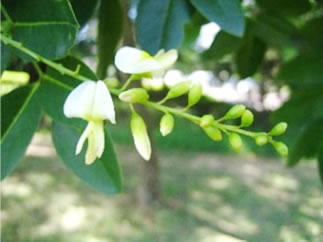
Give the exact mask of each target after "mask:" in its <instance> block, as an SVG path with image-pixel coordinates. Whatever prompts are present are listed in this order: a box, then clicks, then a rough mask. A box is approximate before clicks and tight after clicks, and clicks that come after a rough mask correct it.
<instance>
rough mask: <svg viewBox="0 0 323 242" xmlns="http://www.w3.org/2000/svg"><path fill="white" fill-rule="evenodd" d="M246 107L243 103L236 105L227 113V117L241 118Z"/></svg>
mask: <svg viewBox="0 0 323 242" xmlns="http://www.w3.org/2000/svg"><path fill="white" fill-rule="evenodd" d="M245 109H246V107H245V105H242V104H237V105H234V106H233V107H232V108H230V109H229V111H228V112H227V113H226V114H225V116H224V117H225V119H236V118H239V117H240V116H241V115H242V114H243V112H244V111H245Z"/></svg>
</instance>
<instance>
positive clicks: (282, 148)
mask: <svg viewBox="0 0 323 242" xmlns="http://www.w3.org/2000/svg"><path fill="white" fill-rule="evenodd" d="M272 144H273V146H274V148H275V150H276V151H277V153H278V154H280V155H281V156H287V155H288V147H287V145H285V144H284V143H283V142H280V141H274V142H273V143H272Z"/></svg>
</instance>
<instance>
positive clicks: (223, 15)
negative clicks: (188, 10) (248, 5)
mask: <svg viewBox="0 0 323 242" xmlns="http://www.w3.org/2000/svg"><path fill="white" fill-rule="evenodd" d="M191 3H192V4H193V5H194V6H195V7H196V8H197V10H199V11H200V12H201V13H202V14H203V15H204V16H205V17H206V18H207V19H208V20H209V21H212V22H216V23H217V24H218V25H219V26H220V27H221V29H223V30H224V31H226V32H228V33H230V34H233V35H236V36H239V37H241V36H243V33H244V29H245V20H244V17H243V12H242V9H241V4H240V1H239V0H212V1H210V0H191Z"/></svg>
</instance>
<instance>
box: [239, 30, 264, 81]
mask: <svg viewBox="0 0 323 242" xmlns="http://www.w3.org/2000/svg"><path fill="white" fill-rule="evenodd" d="M265 51H266V45H265V44H264V42H262V41H261V40H260V39H258V38H257V37H253V36H250V38H247V40H244V41H243V44H242V45H241V46H240V48H239V49H238V51H237V52H236V56H235V62H236V65H237V71H238V73H239V74H240V77H241V78H242V79H243V78H246V77H248V76H252V75H253V74H255V73H256V71H257V70H258V67H259V66H260V64H261V62H262V60H263V58H264V55H265Z"/></svg>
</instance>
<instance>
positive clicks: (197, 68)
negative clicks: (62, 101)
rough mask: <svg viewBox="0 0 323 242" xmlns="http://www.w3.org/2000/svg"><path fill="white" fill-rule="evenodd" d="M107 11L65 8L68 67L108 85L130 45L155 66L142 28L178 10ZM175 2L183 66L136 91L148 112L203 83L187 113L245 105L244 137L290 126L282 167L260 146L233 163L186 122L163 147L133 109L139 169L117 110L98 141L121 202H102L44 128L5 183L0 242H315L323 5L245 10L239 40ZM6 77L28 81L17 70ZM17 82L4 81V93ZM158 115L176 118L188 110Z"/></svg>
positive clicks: (322, 210) (320, 202) (322, 128)
mask: <svg viewBox="0 0 323 242" xmlns="http://www.w3.org/2000/svg"><path fill="white" fill-rule="evenodd" d="M108 2H109V1H104V0H101V1H85V0H84V1H83V0H82V1H76V0H75V1H74V0H71V3H72V6H73V9H74V12H75V14H76V17H77V19H78V21H79V23H80V25H81V29H80V31H79V33H78V35H77V40H76V45H75V46H74V47H73V49H71V54H72V55H74V56H77V57H79V58H81V59H82V60H83V61H84V62H85V63H86V64H87V65H88V66H90V67H91V69H92V70H93V71H96V72H97V75H98V76H99V77H100V78H101V79H105V78H106V81H107V82H109V83H110V85H115V86H118V85H119V82H123V81H124V80H125V79H126V78H127V76H125V75H124V74H122V73H119V72H118V71H117V70H116V69H115V67H114V66H113V56H114V53H115V50H116V49H118V48H119V47H121V46H122V45H130V46H138V45H139V46H141V48H143V49H145V50H147V51H149V52H150V53H151V54H154V52H155V50H154V47H151V46H150V45H145V44H146V43H147V41H149V37H147V38H144V37H142V36H145V35H150V34H151V35H154V34H153V33H148V34H145V31H144V30H147V29H145V28H144V27H142V26H144V24H143V23H146V25H147V28H148V29H149V22H150V21H158V19H160V18H162V17H161V16H162V15H160V16H159V15H158V11H164V9H160V7H161V6H164V5H167V6H168V7H169V8H171V7H170V6H175V5H176V4H175V3H174V2H176V0H173V1H171V0H170V1H148V0H147V1H146V0H141V1H139V0H133V1H126V0H124V1H111V2H113V3H111V2H110V4H112V5H109V3H108ZM180 2H185V4H186V5H187V9H183V8H178V9H175V10H176V11H177V12H176V11H175V10H174V13H175V14H178V15H181V14H182V15H183V14H184V15H185V14H186V15H187V17H185V21H183V24H182V25H183V26H182V27H183V33H182V36H181V33H178V36H177V35H176V34H177V33H174V32H176V31H177V30H176V28H175V27H174V30H169V31H170V33H168V34H169V35H172V36H175V38H177V39H178V40H176V41H177V42H176V41H175V42H176V43H177V46H176V47H177V49H178V51H179V60H178V62H177V63H176V65H175V66H173V67H172V69H171V70H169V71H168V72H167V73H166V75H165V79H164V82H160V83H150V82H149V81H147V80H146V81H145V80H143V81H142V85H144V86H145V87H146V88H147V89H149V91H150V95H151V96H152V98H155V99H156V100H157V99H160V98H162V97H163V96H164V95H165V93H166V92H167V90H168V87H170V86H172V85H174V84H176V83H177V82H179V81H183V80H192V81H193V82H200V83H201V84H202V85H203V93H204V97H203V99H202V100H201V101H200V102H199V104H198V105H196V107H194V108H192V110H191V112H192V113H194V114H196V115H200V116H201V115H203V114H206V113H211V114H213V115H214V116H215V117H220V116H222V115H223V114H224V113H225V112H226V111H227V110H228V109H229V108H230V107H231V106H232V105H233V104H236V103H242V104H245V105H246V106H247V107H248V108H249V109H251V110H252V111H253V113H254V114H255V123H254V125H253V126H252V128H251V130H254V131H262V130H266V131H269V130H270V128H271V127H272V126H273V124H275V123H276V122H279V121H286V122H288V125H289V128H288V130H287V132H286V134H285V135H283V136H282V137H281V139H282V140H283V141H284V142H286V144H288V146H289V148H290V155H289V157H288V158H287V159H286V160H282V159H280V158H279V157H278V156H277V155H276V153H275V151H274V150H273V149H272V147H271V146H270V145H267V146H265V147H258V146H256V145H255V143H254V141H253V140H252V139H243V148H242V150H241V151H240V152H235V151H233V150H232V149H231V147H230V145H229V142H228V140H224V141H222V142H218V143H215V142H214V141H212V140H210V139H209V138H208V137H207V136H206V135H205V134H204V132H203V130H202V129H200V128H199V127H197V126H196V125H193V124H191V123H189V122H188V121H186V120H183V119H175V128H174V131H173V132H172V133H171V134H170V135H169V136H167V137H162V136H161V134H160V133H159V129H158V123H159V120H160V118H161V114H160V113H157V112H153V111H151V110H148V111H147V110H146V111H145V110H141V112H142V113H143V114H144V116H145V118H146V121H147V122H148V126H149V127H150V128H149V130H150V133H151V139H152V141H153V150H154V151H153V158H152V160H151V161H150V162H144V161H143V160H142V159H141V158H140V157H139V155H138V154H137V152H136V150H135V148H134V145H133V141H132V136H131V132H130V127H129V114H130V113H129V110H128V106H127V105H124V104H122V103H117V102H116V105H117V108H116V109H117V120H118V123H117V125H114V126H113V125H109V126H108V130H109V131H110V134H111V136H112V139H113V141H114V144H115V148H116V151H117V154H118V156H119V160H120V164H121V167H122V170H123V177H124V191H123V193H121V194H119V195H115V196H105V195H101V194H98V193H96V192H94V191H93V190H92V189H91V188H89V187H88V186H87V185H85V184H84V183H83V182H82V181H80V180H79V179H78V178H77V177H75V176H74V175H73V174H72V172H71V171H69V170H68V169H67V168H66V167H64V165H63V163H62V162H61V161H60V159H59V158H58V156H57V154H56V152H55V149H54V148H53V144H52V141H51V134H50V128H51V121H52V120H51V118H50V117H48V116H45V117H44V118H43V119H42V121H41V125H40V128H39V130H38V132H37V133H36V135H35V136H34V138H33V140H32V142H31V144H30V145H29V147H28V149H27V152H26V155H25V157H24V160H23V162H21V163H20V164H19V165H18V167H17V169H16V170H15V171H14V172H13V173H11V174H10V176H8V177H7V178H6V179H5V180H4V181H3V182H2V204H1V206H2V214H1V220H2V239H3V241H10V242H11V241H12V242H15V241H23V242H27V241H37V242H38V241H39V242H40V241H41V242H47V241H48V242H49V241H55V242H56V241H57V242H67V241H68V242H74V241H75V242H78V241H89V242H101V241H102V242H105V241H113V242H114V241H134V242H135V241H138V242H141V241H142V242H146V241H147V242H148V241H149V242H150V241H151V242H154V241H165V242H166V241H167V242H168V241H179V242H181V241H183V242H184V241H185V242H190V241H192V242H193V241H201V242H213V241H214V242H218V241H219V242H238V241H254V242H260V241H261V242H275V241H284V242H303V241H313V242H322V241H323V226H322V224H323V193H322V184H321V181H320V174H323V171H322V170H323V151H322V150H323V149H322V147H323V58H322V57H323V49H322V46H323V45H322V43H323V28H322V24H323V4H322V1H319V0H317V1H314V0H312V1H307V0H297V1H278V0H275V1H266V0H257V1H252V0H248V1H241V6H242V10H243V13H244V16H245V26H246V27H245V30H244V34H243V35H242V36H240V37H239V36H236V35H235V34H232V32H230V31H228V30H227V29H224V30H223V26H222V27H221V26H220V25H221V24H218V23H216V22H217V21H210V19H209V18H208V16H206V17H205V14H204V11H203V9H200V8H199V7H197V5H198V4H197V5H196V3H195V2H196V1H193V0H192V1H190V2H189V1H180ZM202 2H204V1H202ZM220 2H221V1H220ZM172 4H173V5H172ZM177 4H178V2H177ZM186 5H185V6H186ZM144 6H148V7H146V8H145V7H144ZM147 9H148V10H147ZM105 10H106V11H105ZM147 11H148V13H147ZM185 11H186V12H185ZM107 16H110V17H111V18H108V17H107ZM171 16H172V15H171ZM173 17H174V16H173ZM169 21H170V22H169V24H168V25H169V26H172V24H174V25H176V23H177V22H176V21H177V20H176V19H173V18H171V17H170V20H169ZM232 21H233V22H234V19H233V20H232ZM104 23H105V24H104ZM229 30H230V28H229ZM109 31H110V32H109ZM111 31H113V33H116V34H113V33H111ZM146 32H147V31H146ZM106 35H107V36H108V37H107V36H106ZM114 35H117V36H114ZM118 35H119V36H118ZM109 36H110V37H109ZM111 36H112V37H111ZM102 41H103V42H104V41H106V42H107V43H110V44H111V42H115V49H112V50H111V49H109V50H107V49H104V48H106V45H105V44H102ZM166 49H167V47H166ZM105 51H106V52H105ZM107 52H111V53H108V54H107V55H109V56H110V57H109V58H108V60H104V61H103V59H104V58H103V57H102V55H105V53H107ZM10 65H11V66H12V67H13V66H14V67H15V68H16V69H17V67H19V68H21V70H22V71H26V72H28V71H30V67H28V65H27V66H26V65H24V63H21V62H19V60H15V61H13V62H11V64H10ZM9 67H10V66H9ZM19 68H18V69H19ZM8 69H10V68H8ZM24 78H25V79H26V80H27V81H26V82H28V79H29V77H28V76H27V77H24ZM24 78H19V79H20V80H24ZM31 78H32V73H31ZM118 80H119V81H118ZM26 82H24V81H22V82H20V83H15V82H13V81H12V80H10V78H9V80H4V79H3V78H2V81H1V94H2V95H4V94H5V93H8V92H10V91H11V90H13V89H14V88H16V87H18V86H21V85H24V84H25V83H26ZM168 104H169V105H171V106H179V107H180V106H185V104H186V99H185V98H183V99H182V100H181V99H178V100H176V101H174V102H169V103H168ZM300 161H301V162H300ZM295 165H297V166H295ZM290 167H293V168H290Z"/></svg>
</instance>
